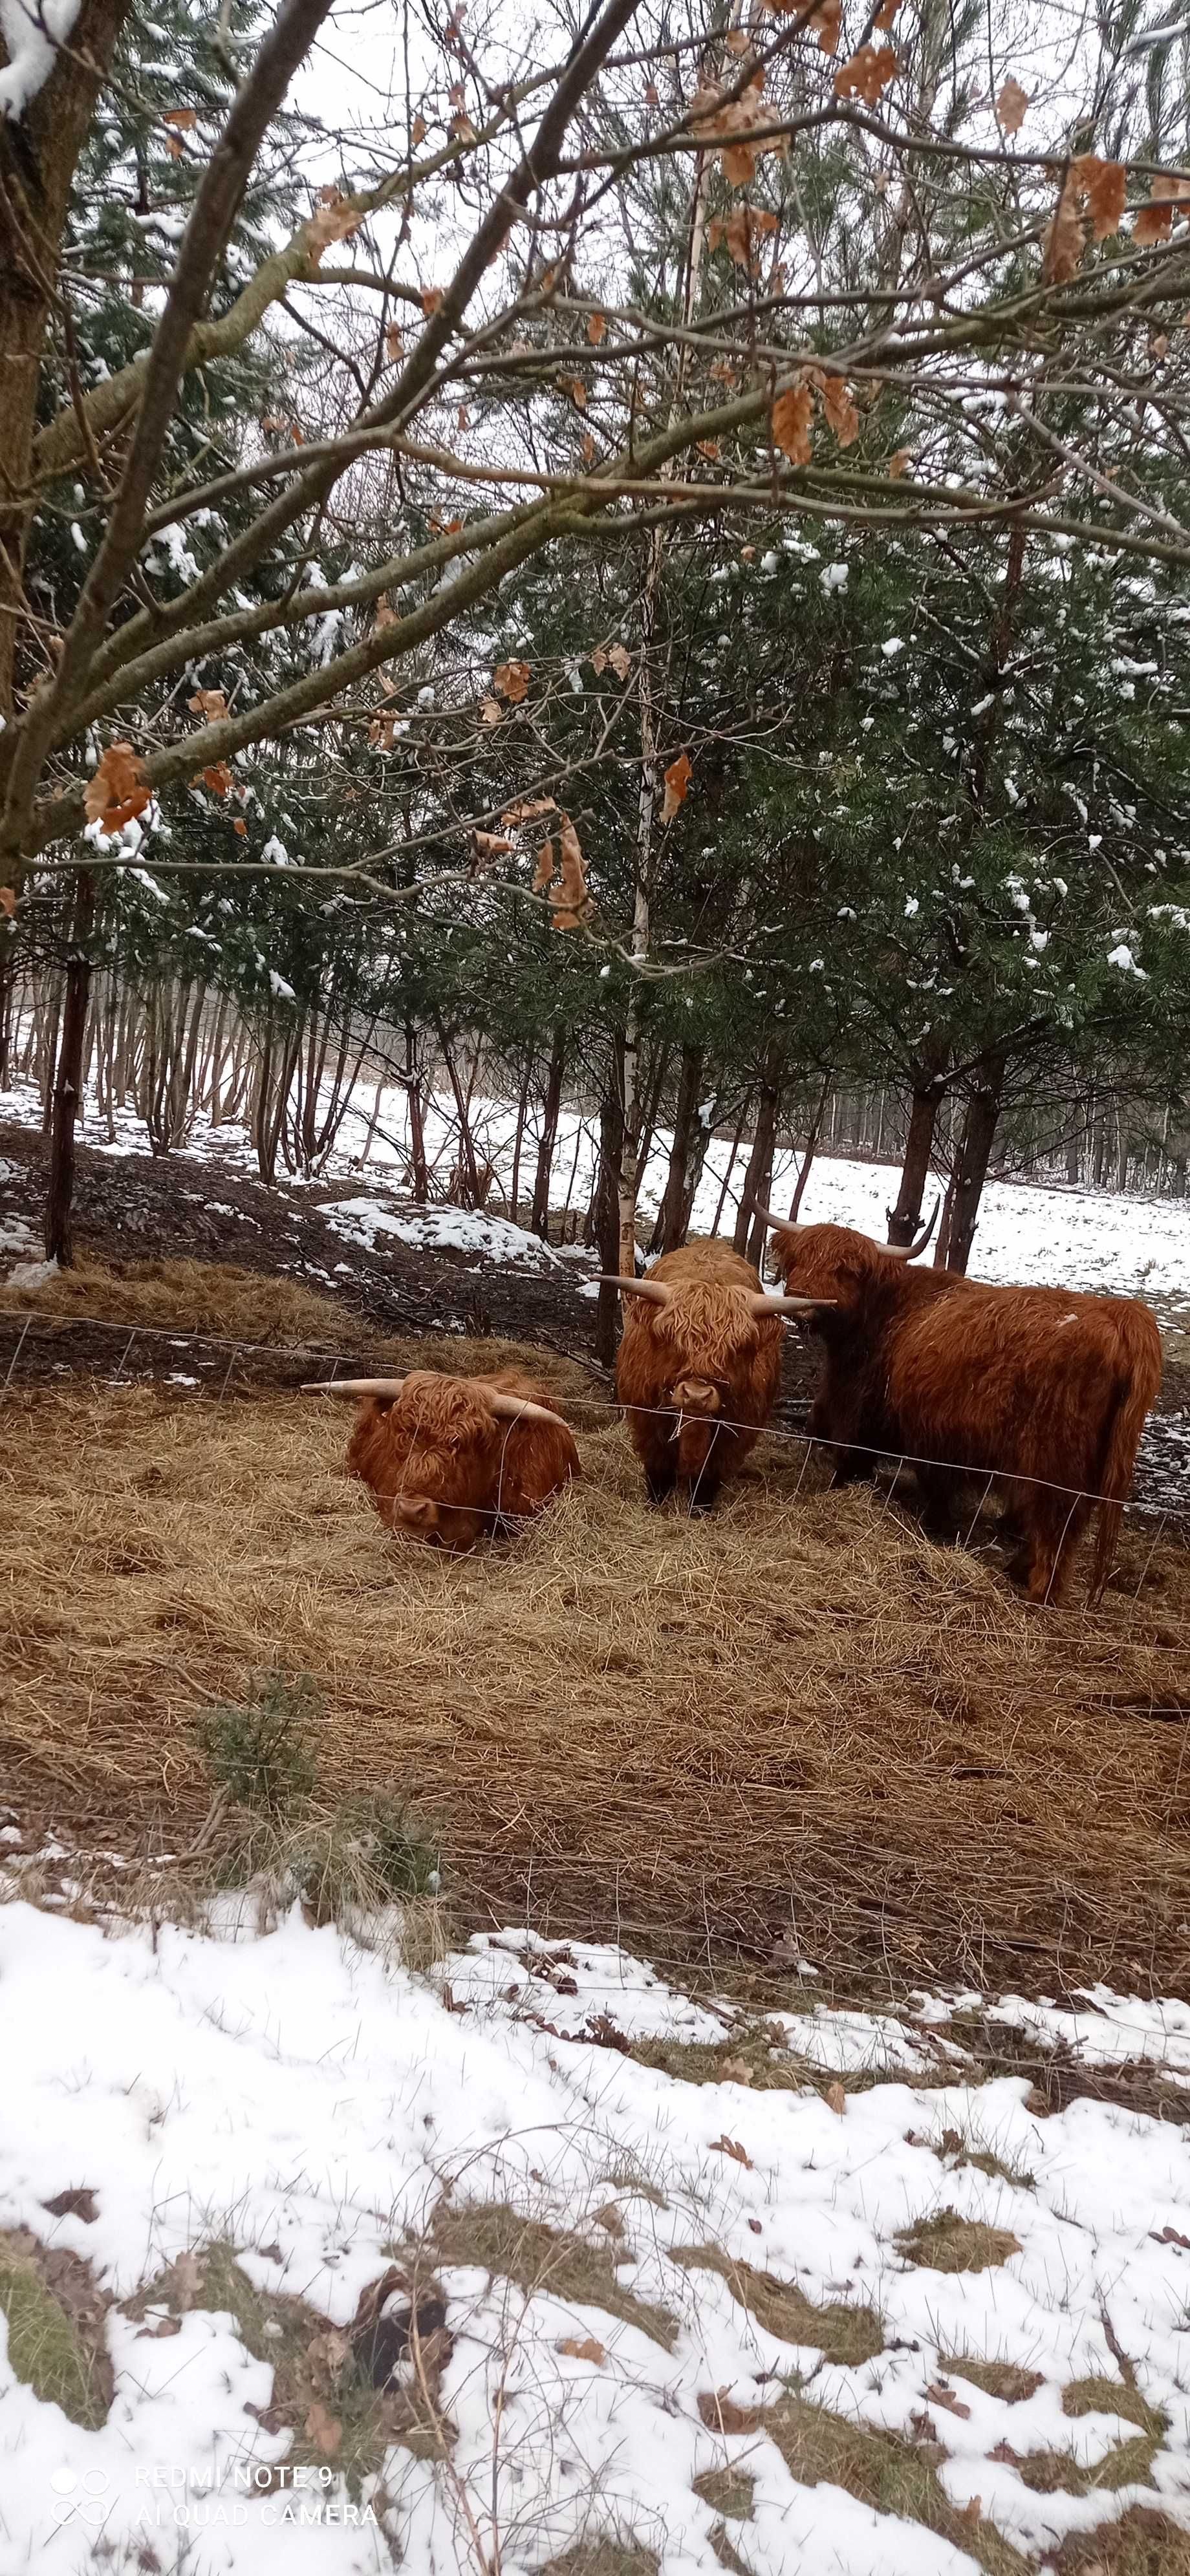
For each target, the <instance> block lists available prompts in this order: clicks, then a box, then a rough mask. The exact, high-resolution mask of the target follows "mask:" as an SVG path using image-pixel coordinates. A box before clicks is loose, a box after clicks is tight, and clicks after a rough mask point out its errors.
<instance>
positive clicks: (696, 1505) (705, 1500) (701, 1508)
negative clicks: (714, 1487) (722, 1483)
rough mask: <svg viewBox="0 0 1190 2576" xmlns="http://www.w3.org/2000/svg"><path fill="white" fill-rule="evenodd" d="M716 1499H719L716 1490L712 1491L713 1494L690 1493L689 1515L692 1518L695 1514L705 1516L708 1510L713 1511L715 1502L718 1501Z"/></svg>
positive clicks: (700, 1516) (701, 1517)
mask: <svg viewBox="0 0 1190 2576" xmlns="http://www.w3.org/2000/svg"><path fill="white" fill-rule="evenodd" d="M718 1500H719V1496H718V1492H717V1491H716V1492H715V1493H713V1494H691V1497H690V1512H691V1517H692V1518H693V1517H694V1516H695V1515H696V1514H697V1516H698V1517H699V1518H700V1519H703V1518H705V1516H706V1514H707V1513H708V1512H713V1511H714V1508H715V1505H716V1503H717V1502H718Z"/></svg>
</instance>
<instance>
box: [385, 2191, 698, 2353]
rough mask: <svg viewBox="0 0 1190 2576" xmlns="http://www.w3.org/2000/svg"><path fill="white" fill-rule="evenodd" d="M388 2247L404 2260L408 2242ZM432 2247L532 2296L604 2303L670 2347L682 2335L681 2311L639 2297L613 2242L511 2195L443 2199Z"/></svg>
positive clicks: (437, 2257)
mask: <svg viewBox="0 0 1190 2576" xmlns="http://www.w3.org/2000/svg"><path fill="white" fill-rule="evenodd" d="M390 2250H391V2251H392V2253H393V2256H394V2258H395V2259H396V2260H397V2261H400V2260H401V2252H402V2249H401V2248H400V2247H399V2246H393V2247H392V2248H391V2249H390ZM430 2252H431V2254H432V2256H433V2259H434V2261H435V2263H437V2264H439V2265H440V2266H441V2267H443V2268H444V2269H450V2268H453V2267H455V2266H459V2265H466V2266H467V2267H468V2268H470V2267H472V2266H474V2268H475V2269H476V2270H477V2271H480V2272H487V2273H489V2274H490V2275H491V2276H492V2278H493V2279H497V2278H498V2279H500V2280H505V2281H513V2282H515V2283H516V2286H517V2288H518V2289H519V2290H523V2291H524V2293H525V2295H526V2297H527V2298H533V2297H535V2296H537V2294H538V2293H539V2292H541V2291H545V2290H548V2292H549V2294H550V2297H551V2298H554V2299H565V2300H569V2301H571V2303H572V2304H573V2305H574V2306H575V2307H576V2308H603V2309H604V2310H605V2311H606V2313H607V2315H608V2316H609V2317H619V2318H620V2320H621V2322H622V2323H623V2324H624V2325H629V2326H637V2327H639V2329H640V2332H641V2333H642V2334H646V2335H648V2336H650V2337H651V2339H652V2341H653V2342H654V2343H659V2344H662V2345H663V2346H664V2348H665V2350H666V2351H667V2352H672V2350H673V2347H674V2344H675V2342H676V2341H677V2334H678V2320H677V2318H676V2317H673V2316H671V2315H670V2313H669V2311H668V2309H667V2308H658V2307H653V2306H651V2305H650V2303H649V2301H648V2300H647V2299H638V2298H635V2297H634V2296H633V2293H632V2291H631V2290H626V2289H625V2288H624V2287H623V2285H622V2284H621V2282H620V2281H619V2280H618V2279H617V2277H616V2263H617V2256H616V2253H615V2250H614V2247H609V2246H608V2245H607V2244H592V2243H589V2242H588V2240H587V2238H586V2237H585V2236H578V2235H575V2234H573V2233H571V2232H569V2231H568V2230H566V2229H565V2228H557V2227H549V2226H547V2225H546V2223H545V2221H544V2220H543V2219H537V2218H527V2217H524V2216H523V2215H521V2213H520V2212H518V2211H517V2210H515V2209H512V2208H510V2207H509V2206H508V2205H507V2203H506V2202H502V2201H482V2202H476V2203H474V2204H473V2205H472V2207H470V2208H467V2209H453V2208H451V2206H450V2205H449V2203H447V2202H441V2203H440V2204H439V2206H438V2208H437V2209H436V2211H435V2213H434V2220H433V2225H432V2229H431V2234H430Z"/></svg>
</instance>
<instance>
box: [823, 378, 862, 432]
mask: <svg viewBox="0 0 1190 2576" xmlns="http://www.w3.org/2000/svg"><path fill="white" fill-rule="evenodd" d="M822 408H823V410H824V412H825V413H826V417H827V420H828V421H829V423H830V426H831V428H832V429H833V431H834V433H835V436H836V438H837V439H838V442H839V445H840V447H850V445H851V442H852V440H853V439H855V438H858V436H859V413H858V412H857V410H856V408H855V404H854V402H853V401H852V398H851V391H850V387H849V386H848V385H847V384H846V383H845V381H844V379H843V377H842V376H824V377H823V380H822Z"/></svg>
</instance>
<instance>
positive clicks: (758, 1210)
mask: <svg viewBox="0 0 1190 2576" xmlns="http://www.w3.org/2000/svg"><path fill="white" fill-rule="evenodd" d="M747 1205H748V1207H749V1208H750V1209H751V1211H752V1214H753V1216H758V1217H759V1218H760V1222H761V1224H762V1225H780V1226H783V1227H784V1229H785V1232H786V1233H787V1234H800V1233H801V1231H802V1229H801V1227H800V1225H795V1224H794V1222H793V1218H792V1217H789V1216H778V1214H777V1211H776V1209H775V1208H766V1207H762V1206H761V1204H760V1201H759V1199H749V1200H748V1201H747Z"/></svg>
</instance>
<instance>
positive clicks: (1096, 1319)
mask: <svg viewBox="0 0 1190 2576" xmlns="http://www.w3.org/2000/svg"><path fill="white" fill-rule="evenodd" d="M759 1213H760V1214H762V1215H763V1216H764V1217H765V1221H766V1223H768V1224H770V1225H773V1226H774V1227H775V1228H776V1231H775V1233H774V1236H773V1255H774V1259H775V1262H776V1266H777V1269H778V1271H779V1273H780V1275H781V1277H782V1278H783V1280H784V1283H785V1287H786V1291H787V1293H789V1294H790V1295H797V1296H801V1297H807V1298H812V1299H813V1300H814V1301H815V1302H816V1304H817V1305H818V1309H819V1312H818V1318H817V1320H816V1326H815V1329H816V1330H817V1331H818V1332H820V1333H821V1335H822V1338H823V1340H824V1342H825V1344H826V1371H825V1375H824V1379H823V1384H822V1388H821V1391H820V1393H819V1395H818V1397H817V1399H816V1402H815V1405H814V1409H813V1412H812V1413H811V1417H810V1431H811V1436H813V1437H817V1438H819V1439H822V1440H825V1441H830V1442H832V1443H834V1444H835V1449H836V1468H835V1475H836V1481H837V1482H840V1483H842V1482H846V1481H847V1480H848V1478H849V1477H850V1476H851V1475H853V1474H855V1473H860V1474H862V1473H865V1472H867V1469H868V1466H869V1463H870V1458H871V1453H872V1452H873V1451H877V1450H879V1451H885V1452H887V1453H888V1454H890V1455H891V1456H893V1457H902V1458H904V1459H906V1460H907V1461H909V1462H910V1463H912V1465H913V1466H914V1467H915V1469H916V1473H917V1477H918V1482H919V1484H920V1486H921V1490H922V1493H923V1495H924V1497H925V1501H926V1505H927V1510H928V1511H929V1512H930V1513H931V1514H932V1515H933V1516H934V1517H935V1518H937V1519H939V1520H941V1519H943V1518H944V1517H949V1518H950V1519H951V1520H952V1521H953V1516H954V1511H955V1506H956V1503H957V1501H958V1498H959V1494H960V1491H961V1488H962V1483H963V1479H964V1478H965V1477H966V1476H969V1475H970V1474H972V1473H974V1474H980V1475H983V1476H985V1477H986V1479H987V1480H988V1482H989V1484H990V1483H992V1482H995V1483H996V1484H997V1485H999V1486H1000V1487H1001V1489H1002V1490H1004V1491H1005V1493H1006V1497H1007V1500H1008V1504H1009V1508H1010V1512H1011V1515H1012V1518H1013V1520H1014V1521H1015V1522H1016V1524H1017V1525H1018V1526H1019V1530H1020V1533H1021V1542H1022V1543H1021V1547H1020V1552H1019V1555H1018V1557H1017V1558H1016V1559H1015V1560H1014V1563H1013V1567H1012V1571H1013V1573H1014V1574H1015V1575H1016V1577H1017V1578H1018V1580H1020V1581H1022V1582H1023V1583H1024V1586H1025V1590H1026V1592H1027V1594H1028V1596H1029V1599H1030V1600H1031V1601H1056V1600H1058V1599H1060V1597H1061V1595H1062V1593H1063V1591H1064V1590H1065V1587H1066V1584H1067V1582H1068V1579H1069V1574H1070V1569H1071V1566H1072V1564H1073V1560H1074V1554H1075V1550H1076V1548H1077V1546H1078V1542H1079V1540H1080V1538H1081V1537H1082V1534H1083V1531H1084V1530H1085V1528H1086V1526H1087V1523H1088V1521H1089V1519H1090V1517H1091V1514H1092V1512H1093V1511H1094V1509H1095V1508H1096V1506H1098V1509H1099V1528H1098V1533H1097V1538H1096V1547H1095V1557H1094V1567H1093V1574H1092V1582H1091V1597H1092V1599H1097V1598H1098V1596H1099V1594H1100V1593H1101V1592H1102V1590H1103V1587H1104V1584H1105V1583H1106V1581H1107V1578H1108V1575H1109V1574H1110V1572H1111V1568H1112V1563H1113V1560H1114V1556H1115V1551H1116V1546H1117V1543H1118V1539H1119V1530H1120V1522H1121V1518H1122V1515H1123V1506H1124V1504H1125V1502H1126V1501H1127V1498H1128V1495H1129V1493H1130V1491H1131V1487H1132V1477H1133V1470H1134V1468H1135V1464H1136V1453H1137V1449H1138V1447H1139V1444H1140V1436H1141V1433H1142V1431H1143V1429H1144V1426H1145V1419H1146V1416H1147V1415H1148V1412H1149V1410H1150V1407H1151V1406H1152V1404H1153V1402H1154V1399H1155V1397H1156V1395H1157V1391H1158V1388H1159V1386H1160V1384H1161V1340H1160V1335H1159V1334H1158V1331H1157V1326H1156V1323H1155V1322H1154V1319H1153V1316H1152V1315H1151V1313H1150V1312H1149V1309H1148V1307H1147V1306H1144V1305H1142V1304H1141V1303H1140V1302H1139V1300H1138V1299H1136V1298H1133V1297H1099V1296H1092V1295H1088V1294H1086V1293H1085V1292H1082V1291H1079V1290H1074V1289H1067V1288H992V1287H988V1286H986V1285H985V1284H984V1283H983V1282H982V1281H978V1280H973V1279H965V1278H960V1277H959V1276H958V1275H957V1274H956V1273H954V1272H951V1271H946V1270H910V1269H909V1268H908V1266H907V1262H908V1258H909V1255H908V1254H907V1253H904V1252H898V1251H894V1250H892V1249H891V1248H890V1247H889V1246H888V1245H886V1244H880V1243H875V1242H873V1241H872V1239H871V1237H870V1236H869V1235H866V1234H858V1233H855V1232H853V1231H852V1229H851V1228H850V1227H849V1226H843V1225H787V1224H783V1223H782V1221H781V1219H780V1218H777V1217H773V1216H771V1215H769V1214H768V1213H767V1211H765V1210H763V1209H762V1210H761V1211H759ZM914 1248H916V1247H911V1248H910V1250H912V1249H914Z"/></svg>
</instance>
